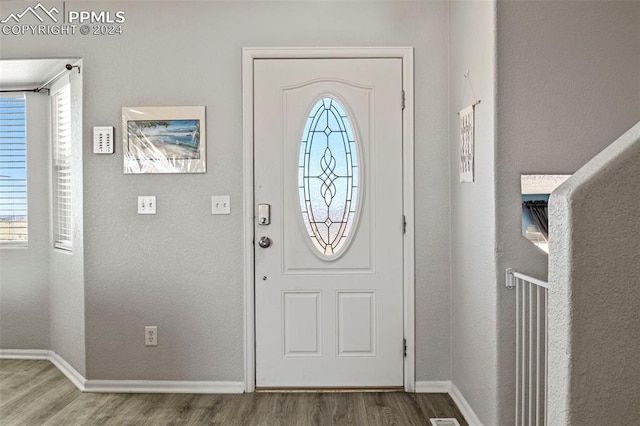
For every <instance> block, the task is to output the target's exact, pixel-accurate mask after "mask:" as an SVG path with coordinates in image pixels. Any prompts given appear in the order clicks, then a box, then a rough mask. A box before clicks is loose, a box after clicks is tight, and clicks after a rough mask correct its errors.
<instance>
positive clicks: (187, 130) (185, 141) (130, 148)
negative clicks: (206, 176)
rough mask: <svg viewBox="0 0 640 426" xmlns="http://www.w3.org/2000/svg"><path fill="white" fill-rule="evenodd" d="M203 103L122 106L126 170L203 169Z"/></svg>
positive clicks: (145, 171) (179, 171) (203, 170)
mask: <svg viewBox="0 0 640 426" xmlns="http://www.w3.org/2000/svg"><path fill="white" fill-rule="evenodd" d="M205 121H206V120H205V107H204V106H157V107H123V108H122V134H123V138H122V145H123V146H122V151H123V166H124V173H125V174H148V173H206V171H207V148H206V146H207V144H206V140H207V139H206V122H205Z"/></svg>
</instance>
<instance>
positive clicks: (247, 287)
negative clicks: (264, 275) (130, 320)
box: [242, 47, 416, 392]
mask: <svg viewBox="0 0 640 426" xmlns="http://www.w3.org/2000/svg"><path fill="white" fill-rule="evenodd" d="M302 58H304V59H321V58H327V59H331V58H334V59H335V58H354V59H357V58H400V59H402V74H403V75H402V89H403V90H404V93H405V108H404V113H403V118H402V151H403V153H402V173H403V197H402V198H403V211H404V215H405V220H406V233H405V235H404V244H403V245H404V247H403V249H404V256H403V258H404V260H403V293H404V294H403V315H404V338H405V339H406V345H407V349H406V353H407V356H406V357H405V358H404V389H405V391H407V392H414V391H415V376H416V374H415V358H416V357H415V231H414V230H415V226H414V225H415V214H414V193H415V192H414V101H413V95H414V81H413V47H311V48H300V47H276V48H271V47H265V48H261V47H245V48H243V49H242V143H243V183H242V188H243V194H244V199H243V207H242V211H243V217H244V220H243V222H244V233H243V241H244V243H243V244H244V386H245V392H254V391H255V388H256V358H255V356H256V343H255V291H254V285H255V281H254V280H255V277H254V237H255V236H254V223H253V221H254V208H255V207H254V202H253V200H254V182H253V74H254V69H253V63H254V60H256V59H302ZM400 101H401V99H400V94H398V103H400Z"/></svg>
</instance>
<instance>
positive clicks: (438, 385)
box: [416, 381, 482, 426]
mask: <svg viewBox="0 0 640 426" xmlns="http://www.w3.org/2000/svg"><path fill="white" fill-rule="evenodd" d="M416 393H448V394H449V396H451V399H453V402H455V403H456V405H457V406H458V409H459V410H460V412H461V413H462V415H463V416H464V419H465V420H466V421H467V423H469V426H482V422H481V421H480V419H479V418H478V416H477V415H476V413H475V412H474V411H473V409H472V408H471V406H470V405H469V403H468V402H467V400H466V399H465V398H464V396H463V395H462V392H460V389H458V387H457V386H456V385H454V384H453V383H451V382H450V381H441V382H436V381H432V382H416Z"/></svg>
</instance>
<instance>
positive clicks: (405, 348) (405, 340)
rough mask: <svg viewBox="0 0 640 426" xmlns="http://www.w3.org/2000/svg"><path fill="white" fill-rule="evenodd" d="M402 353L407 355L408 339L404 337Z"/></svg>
mask: <svg viewBox="0 0 640 426" xmlns="http://www.w3.org/2000/svg"><path fill="white" fill-rule="evenodd" d="M402 354H403V356H404V357H405V358H406V357H407V339H402Z"/></svg>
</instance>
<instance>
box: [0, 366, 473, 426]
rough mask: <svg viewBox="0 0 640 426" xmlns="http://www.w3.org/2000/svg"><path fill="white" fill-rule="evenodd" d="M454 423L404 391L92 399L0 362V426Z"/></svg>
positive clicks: (34, 370)
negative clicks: (438, 420)
mask: <svg viewBox="0 0 640 426" xmlns="http://www.w3.org/2000/svg"><path fill="white" fill-rule="evenodd" d="M438 417H455V418H457V419H458V421H459V422H460V424H461V425H463V426H464V425H467V423H466V422H465V421H464V418H463V417H462V415H461V413H460V411H459V410H458V409H457V407H456V406H455V404H454V403H453V401H452V400H451V398H450V397H449V395H447V394H410V393H404V392H371V393H366V392H359V393H250V394H238V395H221V394H215V395H209V394H197V395H194V394H98V393H82V392H80V391H79V390H78V389H77V388H76V387H75V386H74V385H73V384H72V383H71V382H70V381H69V380H67V378H66V377H65V376H64V375H63V374H62V373H61V372H60V371H58V369H57V368H56V367H55V366H54V365H53V364H51V363H50V362H49V361H39V360H7V359H4V360H0V425H3V426H5V425H7V426H9V425H11V426H13V425H30V426H31V425H65V426H66V425H174V424H189V425H243V426H244V425H301V426H306V425H366V426H374V425H429V426H430V425H431V423H430V422H429V419H430V418H438Z"/></svg>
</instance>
